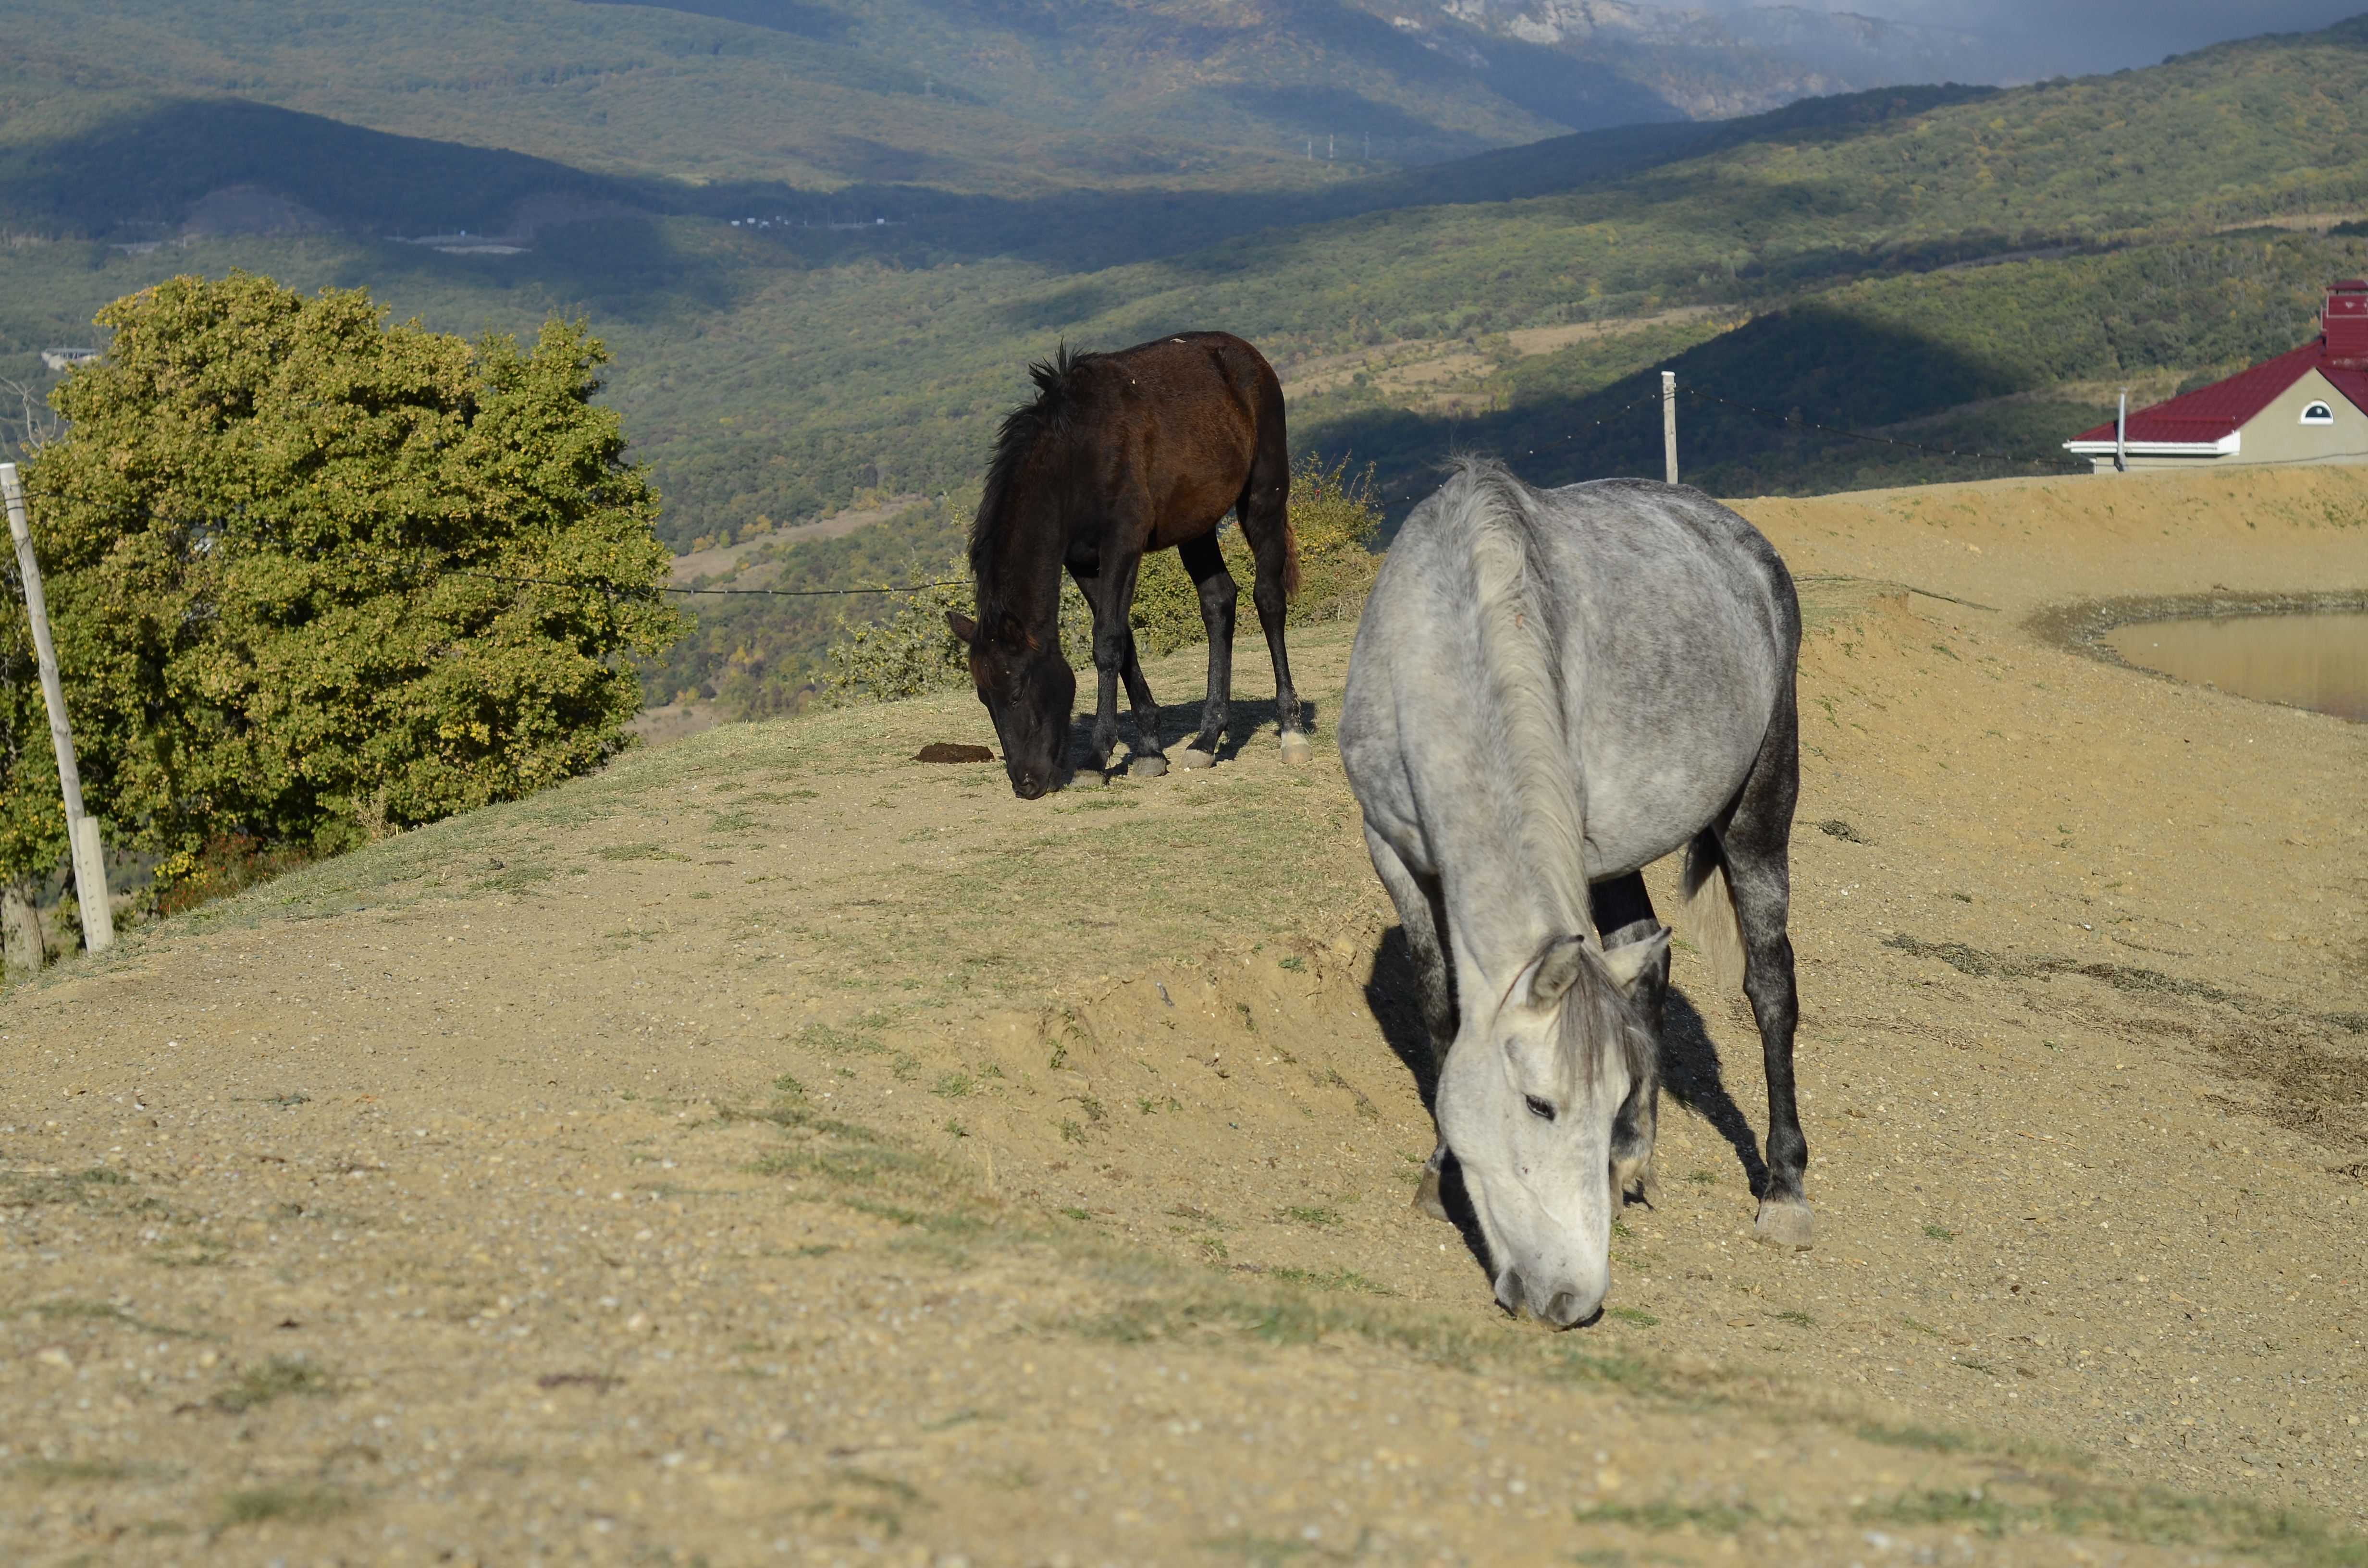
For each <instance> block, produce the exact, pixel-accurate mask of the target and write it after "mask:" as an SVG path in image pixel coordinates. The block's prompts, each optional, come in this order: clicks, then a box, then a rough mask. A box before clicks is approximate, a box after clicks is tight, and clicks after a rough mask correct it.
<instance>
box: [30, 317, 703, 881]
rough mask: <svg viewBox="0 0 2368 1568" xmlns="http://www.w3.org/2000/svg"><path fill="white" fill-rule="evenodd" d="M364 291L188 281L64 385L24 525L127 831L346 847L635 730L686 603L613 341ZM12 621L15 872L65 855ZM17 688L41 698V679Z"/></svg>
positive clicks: (98, 769)
mask: <svg viewBox="0 0 2368 1568" xmlns="http://www.w3.org/2000/svg"><path fill="white" fill-rule="evenodd" d="M384 316H385V312H382V311H381V309H380V308H379V307H378V306H376V305H375V304H373V303H372V302H371V301H370V296H369V295H368V294H367V293H366V292H365V291H363V290H359V289H357V290H339V289H327V290H322V291H321V292H320V293H318V294H316V295H312V296H306V295H303V294H300V293H298V292H296V291H295V290H290V289H283V288H281V287H280V286H279V285H278V284H277V283H275V282H273V281H272V280H271V279H270V278H259V277H256V276H253V275H251V274H245V273H238V272H233V274H231V276H229V277H228V278H221V279H215V280H209V279H206V278H191V277H184V278H172V279H170V280H168V281H166V282H164V283H160V284H158V285H156V286H155V287H154V288H152V289H148V290H143V291H142V292H141V293H138V294H134V295H131V296H130V297H128V298H126V299H122V300H119V301H116V302H115V303H114V304H112V305H109V306H108V308H107V309H106V310H104V311H102V312H100V313H99V318H98V319H99V322H100V324H102V325H105V326H108V327H111V328H112V329H113V330H114V340H113V344H112V346H111V347H109V348H108V352H107V354H106V356H105V357H104V358H101V359H98V360H97V361H94V362H93V363H91V364H88V365H85V366H84V367H82V368H81V369H77V370H76V371H75V372H74V375H73V376H72V377H70V378H68V379H67V380H66V381H63V382H62V383H61V384H60V385H59V387H58V389H57V391H56V392H55V393H54V394H53V395H52V399H51V401H52V402H53V403H54V404H55V406H56V408H57V410H58V412H59V413H61V414H62V415H64V416H65V417H66V419H67V420H68V421H69V422H70V426H69V433H68V434H67V435H66V436H65V437H64V438H63V439H61V440H56V441H52V442H51V443H49V444H48V445H46V446H43V447H42V448H41V449H40V450H39V451H38V452H37V453H36V454H35V455H34V457H33V459H32V461H31V464H30V465H29V472H28V473H27V475H26V481H27V483H26V488H27V489H28V491H29V492H31V493H32V494H33V495H34V497H35V500H34V513H33V518H32V522H33V531H34V539H35V540H36V543H37V545H38V547H39V549H40V558H41V566H42V571H43V574H44V575H45V576H46V577H47V578H48V585H49V604H50V612H51V619H52V622H53V624H54V630H55V635H56V640H57V650H58V659H59V664H60V665H61V667H62V670H63V676H64V681H65V688H66V699H67V702H68V704H69V706H70V708H71V710H72V712H73V716H74V733H75V740H76V743H77V749H78V751H79V752H80V755H81V764H82V780H83V789H84V791H85V800H86V801H88V803H89V806H90V809H91V811H92V813H93V814H94V815H96V816H98V817H101V818H103V819H106V820H107V822H108V824H109V825H108V840H109V842H110V843H111V844H113V845H114V846H117V847H119V848H126V849H142V850H146V851H148V852H150V853H151V854H153V855H154V856H156V857H157V858H158V859H159V860H161V861H162V862H163V863H164V864H165V866H167V867H179V868H182V869H195V868H196V867H197V866H198V865H199V863H200V862H201V861H202V860H203V858H204V857H205V855H206V854H207V853H208V846H210V845H218V844H223V843H231V842H245V843H249V844H252V845H255V846H283V845H292V846H303V847H304V848H306V849H308V850H310V851H312V852H316V853H334V852H336V851H337V850H339V849H342V848H345V847H347V846H349V845H352V844H355V843H358V842H360V841H362V840H364V839H366V838H369V837H372V836H375V835H378V834H380V833H382V832H384V831H387V830H389V829H390V828H393V829H400V828H403V827H405V826H409V825H411V824H417V823H424V822H430V821H433V820H435V819H437V818H439V817H443V816H447V815H450V813H452V812H461V811H467V810H470V809H472V808H473V807H476V806H481V805H484V804H486V803H487V802H489V801H502V800H514V799H517V798H518V797H520V796H524V795H528V794H531V793H532V792H533V791H535V790H538V789H541V787H542V786H543V785H545V784H549V783H553V782H556V781H557V780H559V779H562V778H568V777H571V776H573V775H575V774H579V773H583V772H585V771H586V770H588V769H590V768H593V767H598V766H599V765H600V764H601V763H603V762H604V761H606V760H607V759H608V758H609V756H613V755H614V754H615V753H616V752H617V751H618V750H619V749H620V748H621V747H622V746H623V745H624V744H627V743H626V737H625V734H624V726H625V723H626V722H627V721H628V720H630V719H632V716H633V714H634V713H635V712H636V711H637V710H639V709H640V707H641V689H640V685H639V682H638V681H637V680H636V679H635V677H634V674H633V672H632V669H631V668H630V667H628V666H627V665H625V664H624V662H623V659H622V657H621V655H623V654H624V653H627V652H629V651H638V652H640V653H645V654H646V653H655V652H656V651H658V650H659V649H661V648H663V647H665V646H666V643H667V642H670V641H671V640H672V639H673V637H674V636H675V634H676V632H677V631H678V630H679V628H680V627H681V625H682V617H681V615H680V614H679V613H678V612H677V611H676V610H674V609H673V608H669V607H668V606H666V604H665V603H663V602H662V601H661V600H660V598H659V597H658V596H657V594H656V593H655V589H656V588H657V586H658V585H661V584H663V583H664V582H665V581H666V570H667V567H666V550H665V547H664V546H662V545H661V544H659V543H658V541H657V540H656V538H655V535H654V534H653V533H652V532H651V524H652V521H653V520H654V519H655V517H656V516H657V507H658V500H657V495H656V494H655V492H654V491H653V490H652V489H651V488H650V485H649V481H648V476H647V473H646V472H645V471H644V470H643V469H642V468H640V467H638V466H636V465H635V464H633V463H632V462H631V461H629V460H627V459H626V457H625V455H624V453H625V436H624V432H623V430H622V428H621V426H620V423H619V417H618V415H617V414H616V412H615V411H614V410H612V409H608V408H603V407H600V406H598V405H597V404H595V403H593V401H592V400H593V397H594V395H595V394H596V393H597V392H598V390H599V384H600V381H599V368H600V366H601V365H602V364H603V363H604V362H605V361H606V360H607V358H608V351H607V349H606V348H605V347H603V346H602V345H601V344H600V342H599V341H598V339H596V338H593V337H591V336H589V335H586V333H585V332H584V331H583V330H582V328H581V327H580V326H577V325H573V324H568V323H564V322H561V321H558V320H552V321H551V322H549V323H547V324H545V325H544V327H543V329H542V333H541V339H540V340H539V341H538V342H537V343H535V344H534V345H533V346H532V347H530V348H523V349H522V348H521V347H519V345H518V343H516V342H515V341H514V340H512V339H510V338H508V337H506V336H502V335H489V336H486V337H484V338H483V339H481V340H479V341H478V342H476V343H473V344H472V343H470V342H468V341H466V340H464V339H462V338H459V337H455V336H452V335H449V334H444V333H434V332H429V331H427V330H426V329H424V328H423V327H421V326H420V325H418V324H416V322H415V323H409V324H396V325H389V324H387V323H386V321H385V319H384ZM31 664H32V660H31V655H30V651H29V646H28V635H27V631H26V625H25V617H24V612H23V610H22V608H21V607H19V606H18V605H17V602H16V600H15V599H14V597H8V598H7V599H6V604H5V606H0V677H5V678H0V694H4V695H5V700H0V731H5V734H0V742H5V744H0V878H6V879H10V880H13V879H17V878H22V877H28V876H35V875H39V874H41V873H43V872H46V871H47V870H48V869H50V868H51V867H52V866H54V865H55V864H57V863H58V861H60V860H62V859H63V858H64V852H65V846H64V831H63V829H64V823H63V814H62V811H61V807H60V805H59V801H58V778H57V772H56V768H55V765H54V763H53V761H52V760H51V751H50V731H49V724H48V721H47V717H46V715H45V714H44V713H43V712H42V711H41V706H40V695H39V690H38V687H36V686H35V684H34V683H33V682H32V681H31V680H29V679H28V678H27V676H28V672H29V670H30V667H31ZM28 694H29V695H28Z"/></svg>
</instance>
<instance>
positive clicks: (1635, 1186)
mask: <svg viewBox="0 0 2368 1568" xmlns="http://www.w3.org/2000/svg"><path fill="white" fill-rule="evenodd" d="M1588 893H1589V895H1590V903H1592V904H1593V909H1592V911H1591V914H1592V915H1593V916H1594V920H1595V929H1596V933H1597V935H1598V936H1599V937H1601V939H1602V942H1603V946H1604V948H1605V949H1606V950H1607V951H1608V950H1609V949H1612V948H1621V947H1625V946H1627V945H1628V944H1629V943H1631V942H1645V941H1650V940H1651V939H1652V938H1653V937H1654V936H1655V935H1656V934H1657V933H1658V932H1659V931H1660V929H1661V922H1660V919H1659V917H1658V916H1656V915H1655V914H1654V913H1653V900H1652V898H1651V896H1650V895H1649V894H1647V893H1646V892H1645V879H1644V878H1643V877H1642V876H1640V875H1638V874H1637V873H1635V872H1634V871H1632V872H1630V873H1629V874H1628V875H1626V876H1624V877H1615V878H1613V879H1612V880H1611V881H1608V882H1598V883H1596V884H1595V885H1594V886H1593V887H1592V888H1590V889H1588ZM1668 994H1669V960H1668V955H1667V954H1666V953H1664V954H1663V955H1662V958H1661V961H1660V964H1659V965H1658V966H1657V967H1656V968H1655V969H1653V970H1651V971H1647V972H1646V973H1645V975H1644V976H1642V977H1641V978H1640V980H1639V982H1638V988H1637V991H1636V994H1635V997H1636V1006H1637V1007H1638V1008H1639V1009H1640V1010H1641V1011H1642V1012H1643V1014H1644V1018H1645V1027H1646V1028H1648V1029H1649V1030H1650V1031H1651V1033H1652V1037H1653V1049H1652V1051H1651V1053H1650V1056H1649V1058H1648V1060H1646V1061H1645V1062H1643V1063H1641V1064H1640V1065H1641V1067H1642V1069H1643V1070H1642V1071H1641V1072H1639V1073H1637V1074H1635V1077H1634V1082H1633V1083H1631V1084H1630V1085H1629V1088H1628V1098H1627V1100H1626V1102H1625V1103H1624V1104H1622V1106H1621V1108H1620V1114H1619V1117H1618V1119H1616V1120H1614V1121H1613V1122H1612V1124H1611V1183H1612V1187H1613V1190H1615V1191H1617V1192H1619V1193H1621V1194H1622V1195H1623V1196H1625V1195H1626V1194H1627V1193H1628V1192H1629V1191H1631V1190H1634V1192H1635V1194H1636V1196H1637V1197H1638V1198H1639V1199H1643V1200H1644V1201H1645V1204H1646V1205H1648V1206H1657V1204H1658V1203H1659V1200H1660V1183H1659V1181H1658V1180H1657V1179H1656V1176H1655V1175H1654V1171H1653V1145H1654V1142H1655V1140H1656V1137H1657V1136H1658V1135H1659V1132H1660V1123H1661V1024H1662V1014H1663V1009H1664V1006H1665V1004H1666V1003H1667V1001H1668Z"/></svg>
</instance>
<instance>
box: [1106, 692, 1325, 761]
mask: <svg viewBox="0 0 2368 1568" xmlns="http://www.w3.org/2000/svg"><path fill="white" fill-rule="evenodd" d="M1322 707H1323V705H1322V704H1321V703H1319V702H1317V701H1316V700H1315V699H1313V698H1310V697H1302V698H1301V699H1299V719H1300V722H1301V723H1303V724H1304V725H1305V726H1306V727H1307V729H1306V733H1308V734H1309V735H1311V736H1313V735H1314V734H1315V733H1316V724H1317V722H1319V721H1320V719H1321V717H1322V713H1321V710H1322ZM1200 722H1201V703H1200V699H1197V698H1196V699H1193V700H1191V701H1189V702H1163V703H1161V704H1159V725H1160V729H1161V731H1162V732H1163V733H1173V734H1187V735H1189V734H1190V733H1192V731H1193V730H1194V729H1195V728H1197V727H1198V726H1199V724H1200ZM1281 724H1282V710H1281V706H1280V705H1279V704H1277V703H1276V701H1275V700H1274V699H1272V698H1270V697H1269V698H1265V699H1258V698H1247V697H1239V696H1236V697H1235V699H1234V702H1233V716H1232V719H1231V722H1229V723H1227V725H1226V726H1225V743H1224V745H1223V746H1221V747H1219V748H1218V751H1217V760H1218V761H1219V762H1231V761H1233V760H1234V759H1235V757H1237V756H1241V755H1242V749H1243V748H1244V747H1245V746H1247V744H1249V743H1250V742H1251V741H1252V740H1253V739H1255V738H1257V737H1258V736H1259V735H1261V734H1263V735H1266V736H1267V737H1268V738H1269V739H1271V738H1272V737H1273V736H1274V735H1276V734H1277V733H1280V731H1281ZM1126 728H1132V726H1131V725H1129V726H1126ZM1121 733H1123V731H1122V732H1121ZM1093 734H1094V716H1093V715H1092V714H1091V713H1087V712H1079V713H1077V714H1076V716H1075V717H1073V718H1072V719H1071V720H1070V722H1069V758H1070V762H1071V765H1072V766H1081V763H1080V760H1079V759H1081V758H1085V757H1088V756H1092V755H1093V751H1092V749H1091V748H1092V745H1093ZM1136 744H1141V737H1140V736H1137V737H1136Z"/></svg>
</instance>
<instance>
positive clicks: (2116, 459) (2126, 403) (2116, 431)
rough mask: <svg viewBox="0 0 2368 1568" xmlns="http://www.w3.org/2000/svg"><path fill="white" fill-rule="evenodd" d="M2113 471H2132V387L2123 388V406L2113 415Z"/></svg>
mask: <svg viewBox="0 0 2368 1568" xmlns="http://www.w3.org/2000/svg"><path fill="white" fill-rule="evenodd" d="M2113 472H2115V473H2127V472H2130V389H2129V388H2127V387H2123V389H2122V406H2121V410H2120V412H2118V413H2116V414H2115V415H2113Z"/></svg>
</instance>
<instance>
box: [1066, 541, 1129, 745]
mask: <svg viewBox="0 0 2368 1568" xmlns="http://www.w3.org/2000/svg"><path fill="white" fill-rule="evenodd" d="M1069 575H1070V576H1071V577H1072V578H1074V579H1076V585H1077V592H1079V593H1081V594H1083V595H1084V596H1085V597H1086V608H1087V609H1088V610H1090V611H1092V612H1093V618H1094V636H1093V655H1094V674H1095V676H1096V677H1097V679H1096V686H1095V696H1094V728H1093V733H1092V735H1091V736H1090V738H1089V739H1087V742H1086V759H1085V760H1086V762H1087V765H1088V766H1090V767H1092V768H1093V770H1094V771H1095V772H1096V773H1100V772H1103V771H1106V770H1107V769H1108V768H1109V767H1110V747H1111V745H1112V744H1115V743H1116V741H1117V740H1118V671H1119V665H1120V663H1121V659H1120V656H1119V653H1118V649H1117V646H1116V645H1115V644H1111V645H1110V651H1109V653H1108V654H1107V656H1105V653H1104V646H1105V642H1106V640H1107V638H1108V637H1109V634H1110V617H1108V616H1106V615H1104V614H1103V613H1102V599H1103V592H1102V588H1103V584H1102V576H1101V573H1100V572H1099V570H1097V569H1093V568H1088V567H1084V566H1080V565H1078V564H1077V563H1076V562H1070V563H1069ZM1118 630H1119V632H1120V633H1121V634H1123V633H1124V632H1125V631H1127V630H1128V628H1127V626H1126V623H1125V621H1124V620H1122V619H1121V621H1120V622H1119V623H1118Z"/></svg>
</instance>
